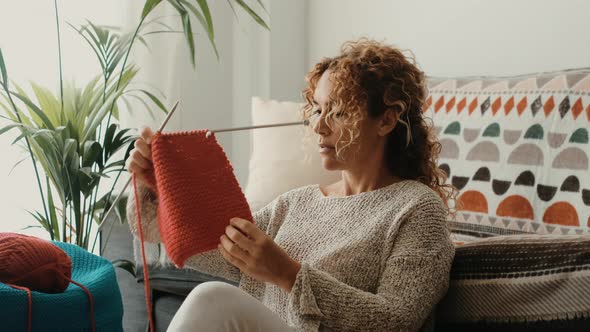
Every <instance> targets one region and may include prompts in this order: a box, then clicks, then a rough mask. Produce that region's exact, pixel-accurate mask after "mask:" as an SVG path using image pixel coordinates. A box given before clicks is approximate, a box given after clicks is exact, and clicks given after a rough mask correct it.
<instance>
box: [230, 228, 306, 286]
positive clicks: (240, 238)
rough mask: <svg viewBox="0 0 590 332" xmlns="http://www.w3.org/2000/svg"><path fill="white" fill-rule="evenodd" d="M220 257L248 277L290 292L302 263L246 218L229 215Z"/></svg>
mask: <svg viewBox="0 0 590 332" xmlns="http://www.w3.org/2000/svg"><path fill="white" fill-rule="evenodd" d="M219 251H220V252H221V255H223V258H225V260H227V261H228V262H229V263H231V264H232V265H234V266H236V267H237V268H239V269H240V271H242V272H243V273H245V274H247V275H249V276H250V277H252V278H254V279H256V280H259V281H263V282H270V283H273V284H275V285H277V286H279V287H280V288H282V289H284V290H285V291H287V292H290V291H291V288H293V284H294V283H295V278H296V277H297V273H298V272H299V269H300V268H301V264H299V262H297V261H296V260H294V259H292V258H291V257H289V255H287V253H286V252H285V251H284V250H283V249H282V248H281V247H279V246H278V245H277V244H276V243H275V242H274V241H273V240H272V239H271V238H270V237H269V236H268V235H266V233H264V232H263V231H261V230H260V229H258V227H256V225H254V224H253V223H251V222H249V221H248V220H245V219H241V218H232V219H231V220H230V224H229V225H228V226H227V227H226V229H225V234H224V235H222V236H221V243H220V244H219Z"/></svg>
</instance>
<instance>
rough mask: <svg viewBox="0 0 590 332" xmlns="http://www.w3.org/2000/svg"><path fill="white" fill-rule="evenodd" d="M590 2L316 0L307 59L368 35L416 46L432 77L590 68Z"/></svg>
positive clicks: (310, 16)
mask: <svg viewBox="0 0 590 332" xmlns="http://www.w3.org/2000/svg"><path fill="white" fill-rule="evenodd" d="M588 13H590V1H585V0H568V1H560V0H518V1H511V0H494V1H490V0H446V1H437V0H422V1H401V0H363V1H359V0H310V1H309V4H308V20H309V21H308V26H309V34H308V38H307V41H308V51H307V61H308V62H307V64H308V66H311V65H312V64H314V63H315V62H317V61H318V60H319V59H321V57H322V56H331V55H335V54H336V53H337V51H338V50H339V47H340V45H341V44H342V42H344V41H347V40H351V39H356V38H358V37H361V36H368V37H372V38H375V39H378V40H385V41H387V42H389V43H392V44H395V45H397V46H399V47H401V48H406V49H410V50H412V51H413V52H414V53H415V55H416V59H417V61H418V63H419V64H420V66H421V68H422V69H423V70H424V71H425V72H426V73H427V74H428V75H438V76H455V75H482V74H483V75H512V74H521V73H530V72H538V71H548V70H559V69H565V68H573V67H589V66H590V33H588V31H590V19H589V18H588Z"/></svg>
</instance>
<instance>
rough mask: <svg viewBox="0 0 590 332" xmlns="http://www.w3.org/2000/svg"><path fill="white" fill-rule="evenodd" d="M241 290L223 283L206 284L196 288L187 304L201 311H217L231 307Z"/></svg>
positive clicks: (187, 299) (210, 282)
mask: <svg viewBox="0 0 590 332" xmlns="http://www.w3.org/2000/svg"><path fill="white" fill-rule="evenodd" d="M239 292H240V289H239V288H237V287H235V286H233V285H230V284H228V283H225V282H221V281H209V282H204V283H202V284H199V285H198V286H196V287H195V288H194V289H193V290H192V291H191V292H190V293H189V294H188V296H187V297H186V299H185V303H186V304H188V305H189V306H191V307H198V308H199V309H201V310H212V311H217V310H219V309H222V308H225V309H227V308H228V306H230V305H231V303H232V299H235V298H236V294H238V293H239Z"/></svg>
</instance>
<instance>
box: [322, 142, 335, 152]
mask: <svg viewBox="0 0 590 332" xmlns="http://www.w3.org/2000/svg"><path fill="white" fill-rule="evenodd" d="M319 146H320V150H319V152H320V153H331V152H332V151H334V146H332V145H328V144H319Z"/></svg>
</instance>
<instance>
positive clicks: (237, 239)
mask: <svg viewBox="0 0 590 332" xmlns="http://www.w3.org/2000/svg"><path fill="white" fill-rule="evenodd" d="M225 235H227V237H228V238H229V239H230V240H231V241H232V242H233V243H235V244H237V245H238V246H239V247H240V248H242V249H243V250H245V251H248V252H250V251H251V250H252V249H253V246H254V243H253V242H252V240H251V239H249V238H248V237H246V236H245V235H244V234H243V233H242V232H240V231H239V230H238V229H236V228H235V227H233V226H232V225H228V226H227V227H226V228H225Z"/></svg>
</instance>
